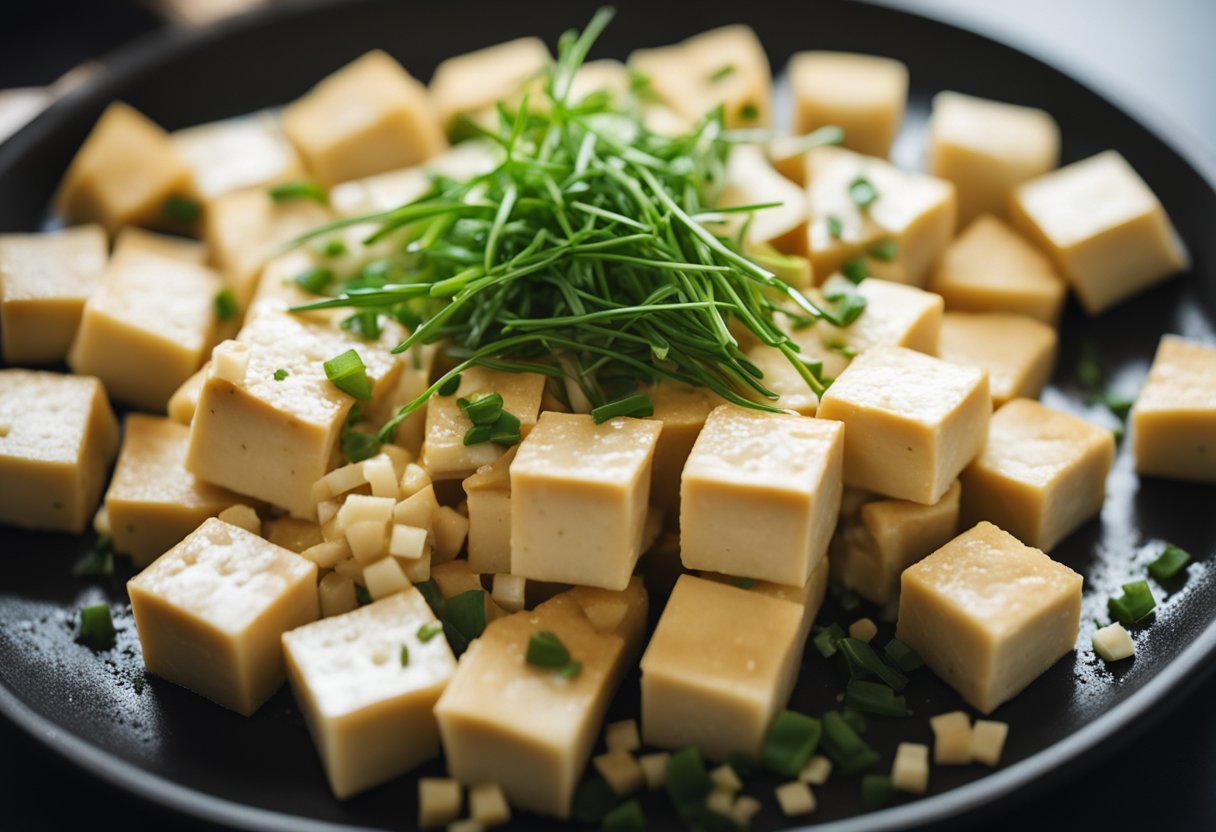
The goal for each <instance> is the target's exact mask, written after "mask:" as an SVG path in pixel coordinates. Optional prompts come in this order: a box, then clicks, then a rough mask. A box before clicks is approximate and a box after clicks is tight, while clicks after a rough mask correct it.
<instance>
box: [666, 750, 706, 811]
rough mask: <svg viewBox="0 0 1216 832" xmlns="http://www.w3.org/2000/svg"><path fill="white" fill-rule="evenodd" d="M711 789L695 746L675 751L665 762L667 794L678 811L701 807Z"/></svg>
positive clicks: (698, 751)
mask: <svg viewBox="0 0 1216 832" xmlns="http://www.w3.org/2000/svg"><path fill="white" fill-rule="evenodd" d="M712 788H713V781H711V780H710V779H709V772H707V771H706V770H705V760H703V759H702V758H701V751H700V749H698V748H697V747H696V746H690V747H688V748H685V749H683V750H681V751H677V752H676V753H675V754H672V755H671V757H670V758H669V759H668V760H667V794H668V795H669V796H670V797H671V802H672V803H674V804H676V807H677V808H678V809H683V808H685V807H691V806H700V805H703V804H704V803H705V798H706V797H708V796H709V792H710V790H711V789H712Z"/></svg>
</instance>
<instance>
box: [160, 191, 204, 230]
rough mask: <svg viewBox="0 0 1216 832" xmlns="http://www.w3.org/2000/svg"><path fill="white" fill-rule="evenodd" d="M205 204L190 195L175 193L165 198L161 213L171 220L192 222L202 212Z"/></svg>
mask: <svg viewBox="0 0 1216 832" xmlns="http://www.w3.org/2000/svg"><path fill="white" fill-rule="evenodd" d="M202 210H203V206H202V205H200V204H199V202H198V200H196V199H191V198H190V197H188V196H180V195H177V194H173V195H171V196H169V197H168V198H166V199H165V203H164V205H162V206H161V214H162V215H163V216H164V218H165V219H167V220H169V221H170V222H180V223H186V224H189V223H192V222H194V221H195V220H197V219H198V217H199V214H201V213H202Z"/></svg>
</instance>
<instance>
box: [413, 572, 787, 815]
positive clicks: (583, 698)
mask: <svg viewBox="0 0 1216 832" xmlns="http://www.w3.org/2000/svg"><path fill="white" fill-rule="evenodd" d="M605 606H607V607H609V608H612V609H615V610H616V611H617V612H618V613H619V614H615V615H611V616H606V615H602V614H599V613H596V612H594V611H595V610H596V608H603V607H605ZM791 606H793V605H791ZM589 610H591V611H592V612H591V613H590V614H589V612H588V611H589ZM646 610H647V600H646V591H645V590H644V589H643V588H642V582H641V580H640V579H637V578H635V579H633V580H632V581H631V582H630V583H629V585H628V587H627V588H626V589H625V590H623V591H621V592H613V593H608V592H605V591H603V590H587V589H579V590H571V591H569V592H564V593H562V594H560V595H556V596H554V597H553V598H551V599H549V600H548V601H546V602H544V603H543V604H541V605H540V606H538V607H537V608H536V609H534V610H530V611H528V610H524V611H521V612H517V613H515V614H513V615H508V616H504V617H503V618H499V619H497V620H496V621H492V622H490V624H489V625H488V626H487V627H486V629H485V632H484V633H482V635H481V637H480V638H478V639H476V640H475V641H473V642H472V644H470V646H469V650H468V652H467V653H465V654H464V655H463V656H462V657H461V659H460V665H459V667H458V668H457V670H456V675H455V676H454V677H453V678H452V680H451V681H450V682H449V683H448V687H447V690H445V691H444V692H443V695H442V696H441V697H440V698H439V702H438V704H436V706H435V717H436V719H437V720H438V721H439V733H440V736H441V738H442V740H443V751H444V757H445V758H446V761H447V766H448V771H449V773H450V774H451V775H452V776H453V777H455V778H456V779H457V780H460V781H461V782H464V783H497V784H498V785H499V786H501V787H502V790H503V792H504V793H505V795H506V797H507V801H508V802H509V803H510V805H511V806H512V807H513V808H515V809H523V810H527V811H532V812H537V813H538V814H542V815H549V816H552V817H557V818H563V819H565V818H568V817H569V816H570V808H571V806H570V803H571V800H572V798H573V796H574V790H575V787H576V786H577V785H578V783H579V780H580V778H581V777H582V775H583V769H584V768H585V767H586V765H587V760H588V758H589V757H590V756H591V749H592V748H593V747H594V745H595V742H596V740H597V739H598V737H599V733H600V728H601V726H602V724H603V719H604V714H605V713H606V712H607V710H608V703H609V701H610V700H611V698H612V696H613V694H614V693H615V691H616V688H617V686H618V685H619V684H620V681H621V677H622V676H624V674H625V671H626V670H627V669H628V668H629V666H630V665H632V663H633V661H634V660H635V657H636V655H637V651H638V650H639V649H640V648H641V639H642V636H643V634H644V632H645V626H646ZM600 612H603V610H602V609H601V610H600ZM592 615H595V617H594V618H593V617H592ZM539 632H550V633H553V634H554V635H556V636H557V638H558V640H559V641H560V642H561V643H562V645H563V646H564V647H565V648H566V649H567V650H568V651H569V653H570V658H571V660H572V661H576V662H579V664H580V665H581V667H580V670H579V671H578V673H577V674H574V675H573V676H572V677H571V678H563V677H562V675H561V674H559V673H558V670H559V669H558V668H549V667H538V666H536V665H532V664H529V663H528V662H527V660H526V658H525V657H526V655H527V652H528V643H529V641H530V640H531V639H532V637H533V636H534V635H536V634H537V633H539Z"/></svg>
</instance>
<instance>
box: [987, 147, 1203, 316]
mask: <svg viewBox="0 0 1216 832" xmlns="http://www.w3.org/2000/svg"><path fill="white" fill-rule="evenodd" d="M1010 210H1011V214H1012V217H1013V224H1014V225H1015V226H1017V227H1018V228H1019V229H1021V230H1022V231H1023V232H1024V233H1026V234H1028V235H1029V236H1030V237H1031V239H1033V240H1034V241H1035V242H1036V243H1037V244H1038V245H1039V246H1040V247H1041V248H1043V250H1044V251H1046V252H1047V253H1048V254H1050V255H1051V257H1052V259H1053V260H1054V261H1055V263H1056V266H1057V267H1058V268H1059V270H1060V273H1061V274H1063V275H1064V279H1065V280H1067V281H1068V283H1069V285H1070V286H1072V288H1073V291H1075V292H1076V293H1077V298H1078V299H1079V300H1080V301H1081V306H1082V307H1084V309H1085V311H1086V312H1088V313H1089V314H1091V315H1097V314H1098V313H1100V312H1104V311H1105V310H1107V309H1109V308H1110V307H1112V306H1114V305H1116V304H1118V303H1121V302H1123V301H1125V300H1127V299H1128V298H1130V297H1132V296H1133V295H1137V294H1139V293H1140V292H1142V291H1144V290H1145V289H1147V288H1149V287H1150V286H1152V285H1154V284H1156V283H1159V282H1160V281H1162V280H1165V279H1166V278H1167V277H1169V276H1171V275H1173V274H1176V273H1177V272H1180V271H1185V270H1186V269H1187V268H1189V266H1190V258H1189V256H1188V254H1187V252H1186V248H1185V247H1184V246H1183V244H1182V239H1181V238H1180V237H1179V236H1178V232H1177V231H1175V230H1174V226H1173V224H1172V223H1171V222H1170V218H1169V217H1168V216H1166V213H1165V208H1163V207H1162V205H1161V202H1160V201H1159V200H1158V199H1157V197H1156V195H1155V194H1154V193H1153V192H1152V191H1151V190H1149V187H1148V185H1146V184H1145V182H1144V180H1143V179H1141V178H1140V176H1139V175H1138V174H1137V173H1136V171H1135V170H1133V169H1132V166H1131V165H1129V164H1128V163H1127V160H1125V159H1124V158H1123V157H1122V156H1120V155H1119V154H1118V153H1117V152H1116V151H1114V150H1108V151H1106V152H1104V153H1099V154H1098V155H1097V156H1091V157H1090V158H1088V159H1085V160H1084V161H1080V162H1074V163H1073V164H1071V165H1068V166H1066V167H1063V168H1060V169H1059V170H1057V171H1054V172H1052V173H1049V174H1046V175H1044V176H1040V177H1038V178H1037V179H1032V180H1030V181H1029V182H1026V183H1024V184H1022V185H1020V186H1019V187H1018V188H1017V190H1015V191H1014V193H1013V201H1012V207H1011V209H1010Z"/></svg>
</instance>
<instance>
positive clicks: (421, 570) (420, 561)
mask: <svg viewBox="0 0 1216 832" xmlns="http://www.w3.org/2000/svg"><path fill="white" fill-rule="evenodd" d="M401 568H402V569H403V570H404V571H405V577H407V578H409V579H410V583H412V584H420V583H422V582H423V581H428V580H430V578H431V554H430V552H427V554H426V555H425V556H424V557H420V558H416V559H414V560H404V561H401Z"/></svg>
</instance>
